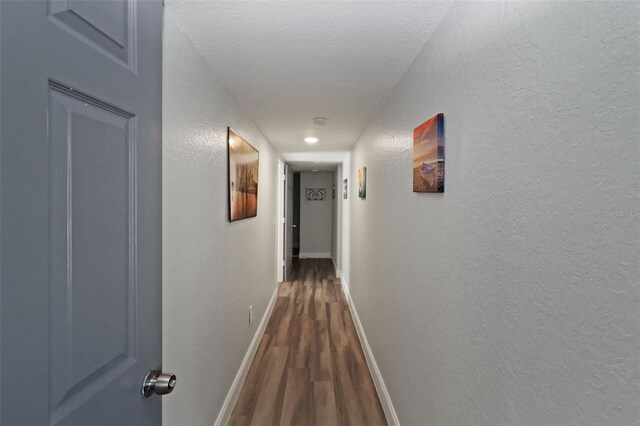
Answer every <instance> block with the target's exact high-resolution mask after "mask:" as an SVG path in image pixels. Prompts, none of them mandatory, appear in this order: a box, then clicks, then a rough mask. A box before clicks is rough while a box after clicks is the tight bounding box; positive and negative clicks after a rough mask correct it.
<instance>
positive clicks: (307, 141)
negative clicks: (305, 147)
mask: <svg viewBox="0 0 640 426" xmlns="http://www.w3.org/2000/svg"><path fill="white" fill-rule="evenodd" d="M304 141H305V142H306V143H316V142H318V138H314V137H313V136H308V137H306V138H304Z"/></svg>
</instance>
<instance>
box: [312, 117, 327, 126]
mask: <svg viewBox="0 0 640 426" xmlns="http://www.w3.org/2000/svg"><path fill="white" fill-rule="evenodd" d="M313 122H314V123H316V124H317V125H318V126H324V125H325V124H327V119H326V118H324V117H315V118H314V119H313Z"/></svg>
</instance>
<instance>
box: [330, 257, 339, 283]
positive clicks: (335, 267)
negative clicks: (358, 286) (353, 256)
mask: <svg viewBox="0 0 640 426" xmlns="http://www.w3.org/2000/svg"><path fill="white" fill-rule="evenodd" d="M331 261H332V262H333V269H335V270H336V278H342V271H341V270H340V269H338V265H336V260H335V259H334V258H333V256H331Z"/></svg>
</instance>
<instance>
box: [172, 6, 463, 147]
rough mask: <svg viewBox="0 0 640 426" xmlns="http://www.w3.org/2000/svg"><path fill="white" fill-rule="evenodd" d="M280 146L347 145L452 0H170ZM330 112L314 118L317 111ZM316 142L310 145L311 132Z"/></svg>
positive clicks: (212, 63)
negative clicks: (318, 120)
mask: <svg viewBox="0 0 640 426" xmlns="http://www.w3.org/2000/svg"><path fill="white" fill-rule="evenodd" d="M166 3H167V10H168V13H169V15H170V16H171V17H172V18H173V19H174V20H175V21H176V23H177V24H178V26H179V27H180V28H181V29H182V30H183V31H184V32H185V33H186V34H187V36H188V37H189V38H190V39H191V41H192V42H193V44H194V45H195V46H196V48H198V50H199V51H200V52H201V53H202V55H203V57H204V58H205V59H206V61H207V62H208V63H209V65H210V66H211V68H212V70H213V71H214V73H215V74H216V75H217V76H218V78H220V79H221V80H222V82H223V84H224V85H225V86H226V87H227V88H228V89H229V90H230V91H231V92H232V93H233V95H234V96H235V97H236V99H237V100H238V102H239V103H240V104H241V105H242V107H243V108H244V109H245V110H246V111H247V113H248V114H249V116H250V117H251V119H253V121H254V122H255V124H256V125H257V126H258V128H259V129H260V130H261V131H262V133H263V134H264V135H265V137H266V138H267V139H268V140H269V141H270V142H271V143H272V144H273V145H274V146H275V148H276V149H277V150H278V151H279V152H304V151H327V150H330V151H335V150H348V149H350V148H351V147H352V146H353V144H354V143H355V142H356V140H357V139H358V137H359V136H360V134H361V133H362V132H363V131H364V129H365V128H366V126H367V124H368V122H369V121H370V120H371V118H372V117H373V115H374V114H375V112H376V111H377V109H378V108H379V107H380V106H381V105H382V103H383V102H384V101H385V100H386V98H387V97H388V96H389V95H390V93H391V91H392V89H393V88H394V87H395V85H396V84H397V83H398V81H399V80H400V78H401V77H402V75H403V74H404V73H405V71H406V70H407V68H408V67H409V65H410V64H411V63H412V62H413V59H414V58H415V56H416V55H417V54H418V52H419V51H420V49H421V48H422V46H423V45H424V43H425V42H426V41H427V39H428V38H429V36H430V35H431V33H432V32H433V31H434V30H435V28H436V26H437V25H438V23H439V22H440V21H441V19H442V17H443V16H444V14H445V13H446V12H447V10H448V9H449V7H450V5H451V3H450V2H448V1H447V2H431V1H418V2H412V1H368V2H351V1H311V2H306V1H280V2H273V1H192V0H167V2H166ZM318 116H321V117H326V118H327V120H328V121H327V124H326V125H324V126H318V125H315V124H314V123H313V117H318ZM309 135H313V136H317V137H318V138H320V142H318V143H317V144H314V145H309V144H306V143H305V142H303V138H304V137H305V136H309Z"/></svg>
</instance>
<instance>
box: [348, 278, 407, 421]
mask: <svg viewBox="0 0 640 426" xmlns="http://www.w3.org/2000/svg"><path fill="white" fill-rule="evenodd" d="M341 281H342V289H343V290H344V294H345V297H346V298H347V304H348V305H349V311H351V317H352V318H353V323H354V324H355V326H356V331H357V332H358V337H359V338H360V344H361V345H362V349H363V350H364V357H365V359H366V360H367V365H368V366H369V371H370V372H371V377H372V378H373V383H374V384H375V386H376V391H377V392H378V397H379V398H380V403H381V404H382V409H383V410H384V414H385V416H386V417H387V422H388V423H389V426H400V420H398V415H397V414H396V410H395V409H394V408H393V403H392V402H391V397H390V396H389V391H387V387H386V386H385V384H384V380H383V379H382V374H381V373H380V369H379V368H378V364H376V360H375V358H374V357H373V352H372V351H371V346H369V342H368V341H367V336H366V335H365V334H364V328H362V323H361V322H360V317H358V312H357V311H356V307H355V306H354V304H353V300H352V299H351V293H349V283H347V282H345V280H344V278H343V279H341Z"/></svg>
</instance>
